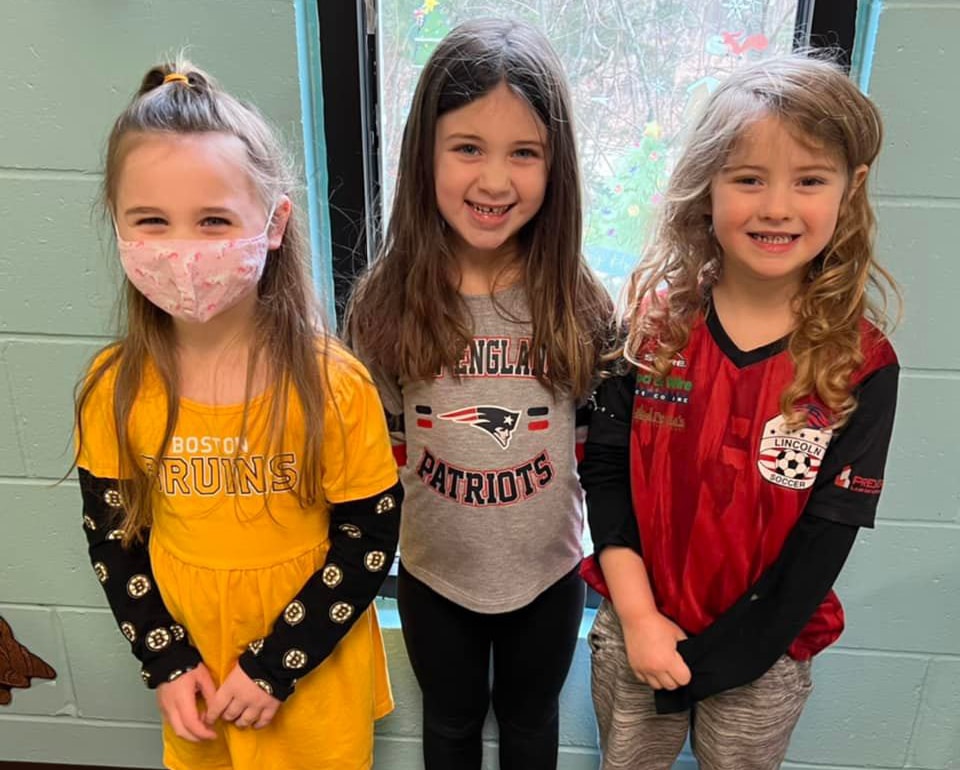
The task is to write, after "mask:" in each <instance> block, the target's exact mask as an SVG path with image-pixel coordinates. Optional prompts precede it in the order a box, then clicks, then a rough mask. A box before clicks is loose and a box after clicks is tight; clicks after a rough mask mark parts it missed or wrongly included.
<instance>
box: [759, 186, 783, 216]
mask: <svg viewBox="0 0 960 770" xmlns="http://www.w3.org/2000/svg"><path fill="white" fill-rule="evenodd" d="M760 216H761V217H763V218H764V219H770V220H775V221H782V220H784V219H789V218H790V194H789V190H787V189H786V188H784V187H781V186H779V185H771V186H770V187H769V188H767V193H766V195H764V196H763V203H762V206H761V210H760Z"/></svg>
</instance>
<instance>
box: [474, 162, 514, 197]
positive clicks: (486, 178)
mask: <svg viewBox="0 0 960 770" xmlns="http://www.w3.org/2000/svg"><path fill="white" fill-rule="evenodd" d="M478 185H479V187H480V189H481V190H482V191H483V192H486V193H490V194H492V195H496V194H497V193H502V192H506V191H507V190H508V189H510V169H509V167H508V166H507V164H506V163H504V162H502V161H499V160H494V159H491V160H489V161H488V162H486V163H484V165H483V168H482V169H481V171H480V178H479V180H478Z"/></svg>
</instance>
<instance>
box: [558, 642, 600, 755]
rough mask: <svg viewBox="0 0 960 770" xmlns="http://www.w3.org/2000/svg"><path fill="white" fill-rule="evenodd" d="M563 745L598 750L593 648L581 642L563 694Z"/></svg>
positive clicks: (561, 727) (561, 696)
mask: <svg viewBox="0 0 960 770" xmlns="http://www.w3.org/2000/svg"><path fill="white" fill-rule="evenodd" d="M560 744H561V745H562V746H572V747H578V748H583V749H589V750H591V751H596V748H597V721H596V719H595V717H594V713H593V700H592V699H591V697H590V647H589V646H588V645H587V640H586V639H585V638H583V637H581V638H580V639H579V641H578V642H577V649H576V651H575V652H574V656H573V664H572V665H571V666H570V673H569V674H568V676H567V681H566V682H565V683H564V685H563V692H561V693H560Z"/></svg>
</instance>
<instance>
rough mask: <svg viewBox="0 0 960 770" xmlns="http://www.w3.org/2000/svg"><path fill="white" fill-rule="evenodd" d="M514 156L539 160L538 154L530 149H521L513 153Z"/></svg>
mask: <svg viewBox="0 0 960 770" xmlns="http://www.w3.org/2000/svg"><path fill="white" fill-rule="evenodd" d="M514 154H515V155H516V156H518V157H520V158H523V159H525V160H526V159H528V158H539V157H540V153H539V152H537V151H536V150H534V149H533V148H532V147H522V148H520V149H519V150H517V151H516V152H515V153H514Z"/></svg>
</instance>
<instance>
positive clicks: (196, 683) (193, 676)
mask: <svg viewBox="0 0 960 770" xmlns="http://www.w3.org/2000/svg"><path fill="white" fill-rule="evenodd" d="M197 693H200V695H201V696H202V697H203V700H204V701H205V703H206V705H207V710H208V711H209V710H210V702H211V701H212V700H213V697H214V695H215V694H216V688H215V687H214V685H213V679H212V678H211V676H210V671H209V670H208V669H207V667H206V666H205V665H203V663H201V664H199V665H198V666H197V667H196V668H195V669H193V670H192V671H188V672H187V673H185V674H183V675H181V676H179V677H177V678H176V679H174V680H173V681H172V682H165V683H164V684H162V685H160V686H159V687H158V688H157V703H159V704H160V712H161V713H162V714H163V718H164V719H165V720H166V721H167V722H168V723H169V725H170V726H171V727H172V728H173V731H174V732H175V733H176V734H177V735H178V736H179V737H181V738H183V739H184V740H187V741H190V742H191V743H197V742H198V741H210V740H213V739H214V738H216V737H217V734H216V733H215V732H214V731H213V730H211V729H210V728H209V727H207V725H205V724H204V723H203V720H202V719H200V712H199V710H198V709H197Z"/></svg>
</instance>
